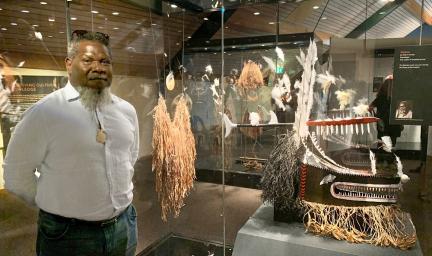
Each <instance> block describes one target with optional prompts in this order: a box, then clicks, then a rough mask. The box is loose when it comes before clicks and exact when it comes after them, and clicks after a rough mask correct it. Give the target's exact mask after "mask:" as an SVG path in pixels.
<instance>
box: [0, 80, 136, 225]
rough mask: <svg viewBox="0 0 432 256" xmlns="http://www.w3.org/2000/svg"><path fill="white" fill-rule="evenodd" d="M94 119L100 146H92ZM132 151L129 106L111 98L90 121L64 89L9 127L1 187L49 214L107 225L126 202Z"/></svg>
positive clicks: (74, 94) (133, 137) (69, 89)
mask: <svg viewBox="0 0 432 256" xmlns="http://www.w3.org/2000/svg"><path fill="white" fill-rule="evenodd" d="M97 118H98V119H99V121H100V123H101V125H102V128H103V130H104V131H105V133H106V142H105V144H101V143H98V142H97V141H96V133H97V131H98V129H99V124H98V120H97ZM138 145H139V131H138V120H137V115H136V111H135V108H134V107H133V106H132V105H131V104H129V103H128V102H126V101H124V100H122V99H120V98H118V97H116V96H114V95H113V101H112V103H111V104H108V105H106V106H104V107H102V108H99V109H97V117H96V113H92V112H91V111H89V110H87V109H85V108H84V107H83V105H82V104H81V102H80V100H79V93H78V92H77V91H76V90H75V88H74V87H73V86H72V85H71V84H70V83H68V84H67V85H66V86H65V87H64V88H62V89H60V90H57V91H55V92H53V93H51V94H50V95H48V96H46V97H45V98H43V99H42V100H40V101H39V102H38V103H36V104H35V105H34V106H32V107H31V108H30V109H28V110H27V111H26V112H25V113H24V116H23V119H22V120H21V121H20V122H19V123H18V125H17V126H16V127H15V130H14V132H13V134H12V138H11V140H10V142H9V146H8V148H7V152H6V159H5V161H4V171H5V187H6V189H8V190H9V191H11V192H13V193H14V194H16V195H18V196H20V197H22V198H24V199H25V200H27V201H29V202H32V201H34V200H36V204H37V205H38V206H39V207H40V208H41V209H43V210H45V211H47V212H50V213H53V214H57V215H61V216H65V217H70V218H77V219H83V220H90V221H94V220H104V219H109V218H112V217H114V216H116V215H118V214H119V213H120V212H121V211H122V210H124V209H125V208H126V207H127V206H128V205H129V204H130V203H131V202H132V197H133V195H132V189H133V184H132V176H133V173H134V169H133V166H134V164H135V162H136V160H137V157H138ZM35 169H38V171H39V172H40V176H39V178H37V177H36V176H35V172H34V170H35Z"/></svg>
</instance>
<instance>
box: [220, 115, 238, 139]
mask: <svg viewBox="0 0 432 256" xmlns="http://www.w3.org/2000/svg"><path fill="white" fill-rule="evenodd" d="M220 114H222V113H220ZM222 118H223V121H224V124H225V138H226V137H228V136H229V135H230V133H231V130H232V129H233V128H235V127H237V124H234V123H233V122H231V120H230V119H229V117H228V116H227V115H226V114H223V115H222Z"/></svg>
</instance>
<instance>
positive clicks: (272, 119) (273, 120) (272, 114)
mask: <svg viewBox="0 0 432 256" xmlns="http://www.w3.org/2000/svg"><path fill="white" fill-rule="evenodd" d="M278 123H279V121H278V118H277V116H276V114H275V112H273V111H272V110H270V121H269V122H268V124H278Z"/></svg>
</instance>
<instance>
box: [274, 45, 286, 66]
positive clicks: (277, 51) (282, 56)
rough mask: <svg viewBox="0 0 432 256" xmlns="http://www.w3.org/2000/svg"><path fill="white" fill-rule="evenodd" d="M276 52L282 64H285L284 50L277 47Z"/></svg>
mask: <svg viewBox="0 0 432 256" xmlns="http://www.w3.org/2000/svg"><path fill="white" fill-rule="evenodd" d="M275 52H276V55H277V57H278V59H280V60H281V61H282V62H284V61H285V54H284V53H283V51H282V49H281V48H279V47H277V46H276V48H275Z"/></svg>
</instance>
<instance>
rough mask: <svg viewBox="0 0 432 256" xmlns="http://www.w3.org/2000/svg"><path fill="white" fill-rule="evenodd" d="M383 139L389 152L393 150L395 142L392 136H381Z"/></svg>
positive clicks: (384, 147) (384, 146) (385, 148)
mask: <svg viewBox="0 0 432 256" xmlns="http://www.w3.org/2000/svg"><path fill="white" fill-rule="evenodd" d="M381 140H382V141H383V143H384V145H383V149H384V150H385V151H387V152H391V150H392V148H393V143H392V141H391V138H390V136H383V137H381Z"/></svg>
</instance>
